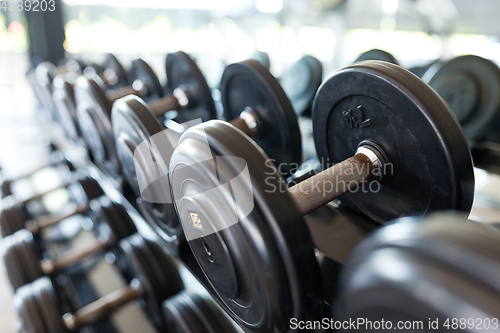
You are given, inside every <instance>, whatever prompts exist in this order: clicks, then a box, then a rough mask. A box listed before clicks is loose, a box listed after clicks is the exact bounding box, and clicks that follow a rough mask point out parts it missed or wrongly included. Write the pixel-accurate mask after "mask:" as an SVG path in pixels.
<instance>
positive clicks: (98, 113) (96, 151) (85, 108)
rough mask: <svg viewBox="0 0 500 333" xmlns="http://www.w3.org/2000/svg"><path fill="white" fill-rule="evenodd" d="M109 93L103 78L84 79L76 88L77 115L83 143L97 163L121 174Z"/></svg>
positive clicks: (77, 82)
mask: <svg viewBox="0 0 500 333" xmlns="http://www.w3.org/2000/svg"><path fill="white" fill-rule="evenodd" d="M106 91H107V89H106V87H105V86H104V83H103V82H102V80H101V79H100V78H99V77H97V76H94V77H93V78H87V77H84V76H80V77H79V78H78V79H77V80H76V85H75V100H76V105H77V111H76V114H77V119H78V125H79V127H80V129H81V130H82V136H83V139H84V141H85V142H86V144H87V146H88V148H89V150H90V151H91V153H92V156H93V157H94V160H95V161H96V162H97V163H98V164H100V165H104V166H106V167H107V168H108V169H109V170H110V171H111V172H114V173H119V171H120V164H119V162H118V159H117V157H116V150H115V142H114V140H113V130H112V128H111V118H110V117H111V103H110V102H109V100H108V98H107V97H106Z"/></svg>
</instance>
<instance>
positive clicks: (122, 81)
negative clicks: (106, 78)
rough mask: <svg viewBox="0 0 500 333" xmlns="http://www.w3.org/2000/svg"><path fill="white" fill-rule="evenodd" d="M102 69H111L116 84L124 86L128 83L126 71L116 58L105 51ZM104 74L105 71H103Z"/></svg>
mask: <svg viewBox="0 0 500 333" xmlns="http://www.w3.org/2000/svg"><path fill="white" fill-rule="evenodd" d="M104 68H105V69H104V70H105V71H106V70H111V71H112V72H113V74H114V76H115V77H116V79H117V82H116V86H119V87H124V86H126V85H127V84H128V78H127V72H126V71H125V69H124V68H123V66H122V64H121V63H120V62H119V61H118V59H117V58H116V57H115V56H114V55H113V54H111V53H107V54H106V56H105V60H104ZM105 75H106V72H105Z"/></svg>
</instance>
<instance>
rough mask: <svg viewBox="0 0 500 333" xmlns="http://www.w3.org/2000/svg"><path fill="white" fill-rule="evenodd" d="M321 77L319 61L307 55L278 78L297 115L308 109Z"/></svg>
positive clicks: (321, 69)
mask: <svg viewBox="0 0 500 333" xmlns="http://www.w3.org/2000/svg"><path fill="white" fill-rule="evenodd" d="M322 78H323V66H322V65H321V62H320V61H319V60H318V59H316V58H314V57H312V56H309V55H306V56H304V57H302V58H301V59H300V60H299V61H297V62H296V63H295V64H294V65H293V66H292V67H291V68H290V69H289V70H288V71H287V72H286V73H285V74H283V76H281V78H280V84H281V86H282V87H283V90H284V91H285V92H286V94H287V96H288V98H289V99H290V102H291V103H292V105H293V109H294V110H295V112H296V113H297V114H298V115H301V114H303V113H305V112H306V111H308V109H309V111H310V107H311V103H312V100H313V98H314V95H315V94H316V91H317V90H318V88H319V85H320V84H321V80H322Z"/></svg>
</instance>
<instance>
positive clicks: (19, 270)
mask: <svg viewBox="0 0 500 333" xmlns="http://www.w3.org/2000/svg"><path fill="white" fill-rule="evenodd" d="M2 252H3V253H2V256H3V261H4V264H5V267H6V269H7V276H8V278H9V281H10V285H11V286H12V289H14V290H16V289H18V288H19V287H21V286H23V285H25V284H26V283H28V282H29V279H28V277H27V276H26V273H25V271H24V270H23V267H22V263H21V260H22V258H20V257H19V254H18V249H17V246H16V238H15V237H12V236H9V237H6V238H4V240H3V251H2Z"/></svg>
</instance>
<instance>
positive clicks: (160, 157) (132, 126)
mask: <svg viewBox="0 0 500 333" xmlns="http://www.w3.org/2000/svg"><path fill="white" fill-rule="evenodd" d="M221 97H222V103H223V106H224V116H225V118H226V119H227V120H230V123H231V124H232V125H233V126H235V127H237V128H238V129H240V130H241V131H243V132H244V133H246V134H247V135H250V136H251V137H252V138H253V139H254V140H255V141H256V142H257V143H258V144H259V145H260V147H262V148H263V149H264V151H265V152H266V153H267V154H268V155H269V156H270V157H271V158H273V159H275V161H276V162H277V163H278V165H279V166H280V171H281V172H282V173H283V174H285V175H289V174H290V173H292V172H293V170H294V169H295V168H297V167H298V166H299V164H300V161H301V155H302V150H301V137H300V131H299V128H298V123H297V116H296V114H295V113H294V111H293V107H292V105H291V104H290V101H289V100H288V98H287V96H286V94H285V92H284V91H283V89H282V88H281V86H280V85H279V83H278V81H277V80H276V79H275V78H274V77H273V76H272V75H271V74H270V73H269V71H267V70H266V69H265V68H264V67H263V66H262V65H261V64H259V63H258V62H256V61H254V60H247V61H243V62H240V63H235V64H232V65H229V66H228V67H227V68H226V70H225V71H224V74H223V76H222V83H221ZM163 130H164V128H163V127H162V126H161V125H160V124H159V123H158V121H157V120H156V118H155V115H154V114H153V113H152V112H150V111H149V110H148V108H147V107H146V105H145V104H144V103H142V102H141V101H139V100H138V99H137V98H135V97H126V98H124V99H120V100H118V101H117V102H116V103H115V105H114V107H113V131H114V136H115V140H116V145H117V152H118V157H119V158H120V162H121V165H122V169H123V173H124V174H125V176H126V179H127V180H128V182H129V184H131V186H132V188H133V189H134V191H135V194H136V195H137V196H138V197H141V195H142V197H143V198H144V199H145V200H144V201H143V203H142V207H141V208H142V209H141V210H142V212H143V214H144V215H147V218H146V219H147V220H148V221H149V222H150V223H151V224H152V225H153V227H155V229H156V230H157V231H158V233H159V234H160V235H161V236H162V237H163V238H164V239H166V240H170V241H172V240H175V239H173V237H174V236H178V235H180V234H181V233H182V230H181V229H180V225H179V222H178V219H177V216H176V215H175V212H174V209H173V207H172V204H171V194H170V191H169V188H168V182H166V181H165V180H166V177H165V175H166V174H167V173H168V172H167V166H168V163H169V159H170V154H171V152H172V150H173V148H174V147H175V142H174V143H173V144H171V143H170V142H169V141H167V136H166V135H164V136H162V134H158V133H161V132H162V131H163ZM155 135H157V138H158V142H157V143H156V144H155V143H154V140H155V139H154V136H155ZM150 138H152V139H150ZM148 139H149V140H148ZM161 140H163V141H161ZM143 142H144V143H143ZM141 144H142V147H140V149H136V148H137V147H138V146H139V145H141ZM145 144H147V146H145ZM160 146H161V147H160ZM134 153H135V157H136V158H139V159H140V158H144V160H142V161H138V163H139V164H140V165H141V169H140V170H136V166H137V163H136V161H135V159H134ZM151 156H154V158H153V160H151ZM153 161H154V162H153ZM138 177H142V179H143V180H144V179H145V180H146V182H147V183H148V184H150V186H149V188H148V189H146V190H145V191H143V193H141V189H140V188H139V183H138ZM162 178H163V180H162ZM150 194H153V195H154V197H150Z"/></svg>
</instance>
